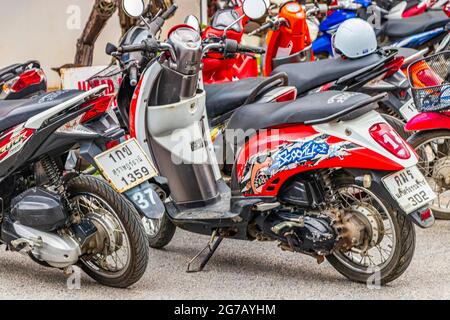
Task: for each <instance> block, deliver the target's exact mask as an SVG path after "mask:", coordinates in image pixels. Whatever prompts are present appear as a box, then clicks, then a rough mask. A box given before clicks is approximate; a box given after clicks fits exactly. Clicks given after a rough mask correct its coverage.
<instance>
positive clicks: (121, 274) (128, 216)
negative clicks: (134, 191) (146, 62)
mask: <svg viewBox="0 0 450 320" xmlns="http://www.w3.org/2000/svg"><path fill="white" fill-rule="evenodd" d="M105 89H106V86H101V87H98V88H94V89H92V90H90V91H87V92H84V91H77V90H66V91H57V92H51V93H47V94H43V95H38V96H36V97H34V98H32V99H29V100H14V101H0V202H1V208H2V212H1V214H2V215H1V236H0V242H2V243H3V244H6V246H7V248H8V249H9V250H11V251H16V252H21V253H24V254H26V255H28V256H29V257H30V258H31V259H32V260H34V261H35V262H37V263H39V264H41V265H44V266H47V267H53V268H58V269H63V270H65V271H66V272H70V270H71V266H73V265H79V266H81V267H82V269H83V270H84V271H85V272H86V273H87V274H88V275H89V276H90V277H92V278H93V279H95V280H97V281H98V282H100V283H101V284H104V285H108V286H112V287H121V288H125V287H128V286H130V285H132V284H133V283H135V282H137V281H138V280H139V279H140V278H141V277H142V275H143V274H144V272H145V269H146V266H147V262H148V247H147V243H146V239H145V232H144V229H143V226H142V223H141V219H140V217H139V215H138V213H137V211H136V209H135V208H134V207H133V206H132V205H131V203H130V202H129V201H127V200H126V199H125V198H124V197H123V196H122V195H120V194H119V193H118V192H117V191H119V188H120V189H122V188H123V189H124V190H125V189H128V188H130V187H133V186H135V185H138V184H139V181H138V179H139V178H145V177H146V176H151V175H154V170H153V171H151V170H152V168H153V167H152V165H151V164H150V163H149V161H148V160H146V155H145V154H144V153H143V152H142V151H140V149H139V146H138V144H137V143H135V142H129V143H126V144H122V145H120V146H118V147H116V148H114V149H112V150H111V151H109V152H106V153H103V150H106V145H107V144H108V143H109V142H111V141H114V140H116V139H118V138H120V137H121V136H122V135H123V130H122V129H121V128H120V127H119V126H118V124H117V121H116V120H115V118H114V117H113V116H112V115H111V113H110V112H104V111H105V110H103V111H100V110H98V109H96V108H98V107H99V106H100V105H107V106H108V105H110V104H111V98H109V97H104V96H102V92H103V91H104V90H105ZM78 147H79V148H80V155H81V157H82V158H83V159H84V160H85V161H87V162H89V163H90V164H91V165H94V166H98V167H100V168H101V169H102V170H101V172H102V173H103V178H104V180H103V179H102V180H100V179H97V178H94V177H92V176H89V175H85V174H83V173H81V172H77V170H71V171H66V169H65V168H64V163H65V162H66V159H67V155H68V154H69V153H70V151H71V150H72V149H73V148H78ZM129 161H135V162H136V163H137V164H133V162H131V163H130V162H129ZM116 162H117V163H116ZM123 164H127V167H128V166H130V167H132V168H133V169H136V166H137V169H139V170H140V171H139V172H137V171H136V172H134V171H132V172H133V173H135V175H136V176H138V175H140V176H139V177H135V180H134V183H131V177H128V176H126V177H127V178H128V179H130V181H126V183H125V182H122V181H120V180H119V181H118V179H119V177H121V176H122V175H125V174H126V173H127V172H128V170H127V169H123ZM120 165H122V166H120ZM133 169H132V170H133ZM112 170H113V171H112ZM118 170H121V171H120V172H119V171H118ZM123 170H125V171H123ZM105 180H107V181H110V182H111V184H112V185H113V186H114V187H115V189H116V190H117V191H116V190H114V189H113V188H112V187H111V186H110V185H108V184H107V183H106V182H105Z"/></svg>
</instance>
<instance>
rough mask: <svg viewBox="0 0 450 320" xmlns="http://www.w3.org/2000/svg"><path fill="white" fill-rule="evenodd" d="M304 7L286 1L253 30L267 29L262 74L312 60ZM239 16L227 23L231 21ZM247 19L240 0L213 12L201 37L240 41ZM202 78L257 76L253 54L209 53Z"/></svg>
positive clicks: (223, 79)
mask: <svg viewBox="0 0 450 320" xmlns="http://www.w3.org/2000/svg"><path fill="white" fill-rule="evenodd" d="M307 14H308V13H307V12H306V11H305V8H304V7H303V6H302V5H300V4H299V3H297V2H295V1H289V2H287V3H285V4H283V6H282V7H281V8H280V12H279V14H278V15H277V16H276V17H273V18H270V19H268V21H267V23H265V24H263V25H262V26H261V27H260V28H258V29H257V30H255V31H253V32H252V33H251V34H250V35H254V34H257V33H260V32H263V31H266V30H269V32H268V34H267V38H266V53H265V55H264V57H263V75H264V76H269V75H270V74H271V73H272V70H273V69H275V68H276V67H277V66H279V65H282V64H286V63H294V62H303V61H312V60H314V55H313V53H312V49H311V44H312V41H311V37H310V34H309V29H308V24H307ZM239 19H240V20H241V22H238V23H236V24H234V25H233V26H232V27H229V26H230V24H231V23H232V22H233V21H237V20H239ZM249 20H250V19H249V18H248V17H246V16H245V15H244V14H243V11H242V3H241V4H238V5H236V7H235V8H229V9H223V10H219V11H217V12H216V14H215V15H214V17H213V19H212V22H211V26H209V27H207V28H206V29H205V31H204V32H203V34H202V37H203V39H204V40H206V41H207V42H214V41H218V40H220V39H223V38H224V37H226V38H228V39H232V40H236V41H238V42H239V43H240V42H241V41H242V37H243V35H244V27H243V26H245V24H246V23H247V22H248V21H249ZM203 63H204V69H203V78H204V79H203V80H204V82H205V84H211V83H220V82H227V81H236V80H240V79H245V78H250V77H257V76H258V74H259V69H258V64H257V59H256V57H255V56H254V55H248V54H245V55H243V54H234V55H228V56H224V55H223V54H217V53H208V55H207V56H206V58H205V59H204V61H203Z"/></svg>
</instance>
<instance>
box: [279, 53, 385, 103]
mask: <svg viewBox="0 0 450 320" xmlns="http://www.w3.org/2000/svg"><path fill="white" fill-rule="evenodd" d="M383 59H384V57H383V55H381V54H380V53H379V52H375V53H373V54H371V55H368V56H366V57H363V58H360V59H342V58H336V59H326V60H318V61H313V62H302V63H290V64H285V65H281V66H279V67H278V68H276V69H275V70H274V71H273V72H272V74H278V73H280V72H285V73H287V75H288V77H289V85H291V86H294V87H296V88H297V92H298V95H302V94H305V93H306V92H308V91H310V90H312V89H315V88H317V87H320V86H322V85H325V84H327V83H330V82H332V81H336V80H338V79H339V78H341V77H343V76H346V75H348V74H351V73H353V72H356V71H358V70H361V69H363V68H366V67H368V66H370V65H372V64H377V63H379V62H380V61H382V60H383Z"/></svg>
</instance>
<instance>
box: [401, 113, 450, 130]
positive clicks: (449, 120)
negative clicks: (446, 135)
mask: <svg viewBox="0 0 450 320" xmlns="http://www.w3.org/2000/svg"><path fill="white" fill-rule="evenodd" d="M436 129H450V112H442V113H438V112H424V113H419V114H418V115H416V116H415V117H414V118H412V119H411V120H410V121H409V122H408V123H407V124H406V130H408V131H428V130H436Z"/></svg>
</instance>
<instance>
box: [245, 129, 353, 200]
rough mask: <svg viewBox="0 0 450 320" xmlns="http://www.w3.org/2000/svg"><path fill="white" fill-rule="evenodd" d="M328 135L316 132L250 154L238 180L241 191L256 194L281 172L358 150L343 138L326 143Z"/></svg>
mask: <svg viewBox="0 0 450 320" xmlns="http://www.w3.org/2000/svg"><path fill="white" fill-rule="evenodd" d="M329 138H330V136H328V135H317V136H315V137H312V138H308V139H302V140H297V141H290V142H286V143H284V144H282V145H280V146H279V147H278V148H277V149H275V150H271V151H266V152H262V153H259V154H257V155H255V156H253V157H252V158H250V160H249V161H248V162H247V164H246V166H245V169H244V173H243V175H242V179H241V181H240V183H241V190H242V193H244V194H259V193H261V192H262V189H263V187H264V186H265V185H266V184H267V182H268V181H269V180H271V179H272V178H273V177H274V176H275V175H277V174H278V173H280V172H282V171H286V170H293V169H296V168H297V167H299V166H305V165H307V164H308V166H310V167H312V166H315V165H317V164H319V163H320V162H322V161H324V160H329V159H334V158H337V159H339V160H344V158H345V157H347V156H349V155H350V151H352V150H356V149H360V147H359V146H357V145H355V144H353V143H351V142H347V141H343V142H339V143H335V144H330V143H329V142H328V140H329Z"/></svg>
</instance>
